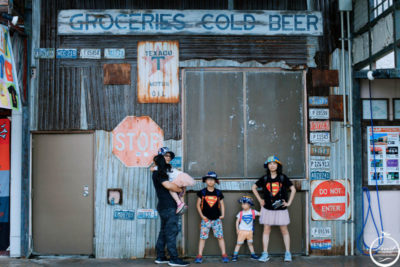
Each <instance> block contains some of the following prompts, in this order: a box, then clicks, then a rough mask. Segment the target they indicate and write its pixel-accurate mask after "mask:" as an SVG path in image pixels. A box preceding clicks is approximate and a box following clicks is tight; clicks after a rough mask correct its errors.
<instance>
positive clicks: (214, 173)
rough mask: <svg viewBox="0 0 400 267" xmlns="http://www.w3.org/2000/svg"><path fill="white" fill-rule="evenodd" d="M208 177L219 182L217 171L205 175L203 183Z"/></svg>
mask: <svg viewBox="0 0 400 267" xmlns="http://www.w3.org/2000/svg"><path fill="white" fill-rule="evenodd" d="M208 178H212V179H214V180H215V182H216V183H217V184H219V180H218V175H217V173H216V172H213V171H210V172H208V173H207V174H206V175H205V176H203V183H205V182H206V180H207V179H208Z"/></svg>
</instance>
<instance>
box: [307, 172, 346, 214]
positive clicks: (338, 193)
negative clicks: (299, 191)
mask: <svg viewBox="0 0 400 267" xmlns="http://www.w3.org/2000/svg"><path fill="white" fill-rule="evenodd" d="M345 183H346V180H329V181H312V182H311V192H312V199H311V203H312V219H313V220H345V219H346V217H345V216H346V215H345V212H346V209H345V205H346V196H345V191H346V188H345ZM347 183H348V187H347V188H348V191H349V190H350V185H349V182H348V181H347ZM349 206H350V194H349V193H347V207H349ZM348 218H350V210H348Z"/></svg>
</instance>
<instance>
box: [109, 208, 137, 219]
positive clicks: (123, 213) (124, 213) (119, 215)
mask: <svg viewBox="0 0 400 267" xmlns="http://www.w3.org/2000/svg"><path fill="white" fill-rule="evenodd" d="M134 219H135V211H133V210H114V220H130V221H132V220H134Z"/></svg>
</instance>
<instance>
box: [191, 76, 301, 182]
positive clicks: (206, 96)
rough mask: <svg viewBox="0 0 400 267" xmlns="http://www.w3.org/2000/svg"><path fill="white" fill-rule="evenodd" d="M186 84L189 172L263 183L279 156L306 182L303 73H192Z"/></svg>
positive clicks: (287, 170)
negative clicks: (274, 157)
mask: <svg viewBox="0 0 400 267" xmlns="http://www.w3.org/2000/svg"><path fill="white" fill-rule="evenodd" d="M184 79H185V97H184V101H185V103H184V105H185V118H184V124H185V129H184V130H185V132H184V134H185V137H184V138H185V141H184V143H185V162H184V164H185V170H186V171H187V172H189V173H190V174H191V175H193V176H195V177H201V176H202V175H204V174H205V173H206V172H207V171H209V170H213V171H216V172H217V173H218V174H219V175H220V176H221V177H225V178H243V177H246V178H258V177H260V176H261V175H263V174H264V173H265V170H264V167H263V164H264V161H265V160H266V158H267V157H268V156H269V155H272V154H275V155H277V156H278V157H279V158H280V159H281V161H282V162H283V164H284V172H285V173H286V174H287V175H289V177H291V178H304V177H305V152H304V148H305V142H304V124H303V100H304V97H303V92H304V90H303V79H302V73H301V72H266V71H204V70H193V71H192V70H191V71H186V72H185V73H184Z"/></svg>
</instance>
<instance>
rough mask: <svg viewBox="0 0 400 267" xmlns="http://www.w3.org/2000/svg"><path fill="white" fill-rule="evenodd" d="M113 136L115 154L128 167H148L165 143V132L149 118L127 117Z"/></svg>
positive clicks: (116, 128) (114, 131) (113, 132)
mask: <svg viewBox="0 0 400 267" xmlns="http://www.w3.org/2000/svg"><path fill="white" fill-rule="evenodd" d="M112 134H113V154H114V155H115V156H116V157H117V158H119V159H120V160H121V161H122V162H123V163H124V164H125V165H126V166H127V167H148V166H149V165H150V164H151V162H152V161H153V157H154V156H155V155H156V154H157V151H158V148H160V147H162V146H163V141H164V131H163V130H162V129H161V128H160V126H158V124H157V123H155V122H154V121H153V120H152V119H151V118H150V117H149V116H142V117H135V116H127V117H125V119H123V120H122V121H121V122H120V123H119V124H118V126H117V127H115V129H114V130H113V131H112Z"/></svg>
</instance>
